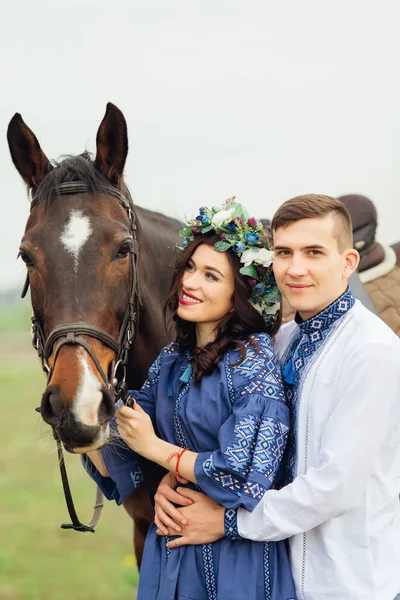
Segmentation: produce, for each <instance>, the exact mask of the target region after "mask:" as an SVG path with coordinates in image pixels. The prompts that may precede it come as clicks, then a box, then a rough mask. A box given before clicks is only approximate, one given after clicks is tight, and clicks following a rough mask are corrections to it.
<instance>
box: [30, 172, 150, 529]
mask: <svg viewBox="0 0 400 600" xmlns="http://www.w3.org/2000/svg"><path fill="white" fill-rule="evenodd" d="M91 192H93V190H92V188H91V187H90V186H89V185H87V184H86V183H84V182H82V181H74V182H68V183H61V184H59V185H58V186H57V189H56V190H55V194H56V195H67V194H68V195H70V194H80V193H91ZM96 192H97V193H101V194H104V195H107V196H113V197H114V198H116V199H117V200H118V202H119V203H120V204H121V206H122V207H123V208H124V209H125V211H126V213H127V215H128V218H129V223H130V234H131V237H132V245H131V248H130V254H129V261H130V290H129V299H128V307H127V310H126V312H125V316H124V319H123V321H122V324H121V328H120V332H119V336H118V340H115V339H114V338H113V337H112V336H111V335H110V334H109V333H107V332H106V331H104V330H103V329H101V328H100V327H97V326H96V325H92V324H91V323H86V322H80V323H66V324H64V325H58V326H57V327H55V328H54V329H53V330H52V331H51V332H50V334H49V336H48V337H47V339H46V337H45V335H44V331H43V327H42V324H41V323H40V320H39V319H38V318H37V316H36V315H35V314H33V317H32V333H33V337H32V345H33V347H34V348H35V350H36V352H37V354H38V356H39V358H40V361H41V364H42V369H43V371H44V372H45V374H46V375H47V382H49V381H50V378H51V375H52V372H53V370H54V366H55V363H56V360H57V357H58V355H59V352H60V350H61V348H62V347H63V346H66V345H79V346H82V347H83V348H84V349H85V350H86V352H87V353H88V354H89V356H90V357H91V359H92V360H93V362H94V364H95V365H96V368H97V370H98V372H99V374H100V376H101V378H102V380H103V382H104V384H105V386H106V387H107V389H108V390H109V392H110V393H111V394H112V396H113V397H114V399H115V401H116V402H117V401H118V400H122V401H123V402H124V404H127V405H128V406H130V405H131V402H132V400H131V398H130V396H129V394H128V386H127V384H126V365H127V362H128V357H129V350H130V347H131V344H132V342H133V340H134V339H135V335H136V324H137V321H138V311H139V305H140V303H141V300H140V291H139V281H138V274H137V262H138V254H139V252H138V251H139V243H138V231H137V224H136V220H135V213H134V207H133V202H132V198H131V196H130V194H129V192H128V191H126V193H125V194H122V192H120V191H119V190H118V189H117V188H114V187H111V186H103V187H101V188H100V189H98V190H96ZM40 202H41V197H40V195H36V196H35V195H33V197H32V201H31V210H32V209H33V208H34V207H35V206H37V205H38V204H39V203H40ZM28 288H29V273H27V276H26V280H25V284H24V287H23V290H22V294H21V297H22V298H24V297H25V295H26V293H27V291H28ZM82 336H85V337H91V338H94V339H96V340H98V341H99V342H101V343H102V344H104V345H106V346H108V347H109V348H111V349H112V350H113V352H114V353H115V359H114V361H113V364H112V368H111V380H110V379H109V378H108V377H107V375H106V373H104V370H103V368H102V367H101V365H100V361H99V360H98V358H97V356H96V354H95V352H94V351H93V349H92V348H91V347H90V345H89V344H88V343H87V341H86V340H85V339H82ZM56 342H58V343H57V346H56V350H55V352H54V359H53V364H52V365H49V363H48V359H49V357H50V356H51V354H52V353H53V348H54V345H55V343H56ZM36 410H37V411H39V412H40V408H39V409H36ZM52 427H53V436H54V438H55V440H56V442H57V451H58V458H59V465H60V473H61V479H62V483H63V488H64V495H65V500H66V503H67V507H68V511H69V515H70V518H71V521H72V522H71V523H68V524H63V525H61V527H62V529H74V530H75V531H82V532H85V531H91V532H94V527H95V525H96V524H97V522H98V520H99V518H100V514H101V509H102V507H103V504H102V497H103V495H102V493H101V491H100V488H97V495H96V502H95V506H94V513H93V516H92V519H91V521H90V523H89V524H88V525H84V524H83V523H81V522H80V520H79V519H78V516H77V514H76V511H75V507H74V504H73V500H72V495H71V491H70V487H69V483H68V477H67V472H66V469H65V462H64V455H63V450H62V445H61V441H60V438H59V436H58V433H57V431H56V428H55V427H54V426H52Z"/></svg>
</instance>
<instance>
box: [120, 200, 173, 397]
mask: <svg viewBox="0 0 400 600" xmlns="http://www.w3.org/2000/svg"><path fill="white" fill-rule="evenodd" d="M135 210H136V217H137V221H138V226H139V265H138V277H139V288H140V296H141V305H140V306H139V311H138V312H139V319H138V324H137V331H136V337H135V340H134V343H133V344H132V347H131V351H130V353H129V360H128V365H127V382H128V386H129V388H130V389H139V388H140V387H141V386H142V385H143V383H144V381H145V380H146V378H147V374H148V371H149V368H150V366H151V364H152V363H153V362H154V360H155V359H156V358H157V356H158V354H159V352H160V350H161V349H162V348H163V347H164V346H165V345H166V344H168V343H169V342H170V341H171V338H170V337H169V336H168V334H167V331H166V326H165V320H164V312H163V309H164V304H165V301H166V299H167V296H168V292H169V288H170V282H171V278H172V275H173V270H174V267H173V265H174V259H175V245H176V242H177V239H178V236H177V232H178V229H179V227H180V223H179V222H178V221H176V220H174V219H169V218H167V217H165V216H163V215H159V214H158V213H153V212H151V211H147V210H145V209H142V208H140V207H136V209H135Z"/></svg>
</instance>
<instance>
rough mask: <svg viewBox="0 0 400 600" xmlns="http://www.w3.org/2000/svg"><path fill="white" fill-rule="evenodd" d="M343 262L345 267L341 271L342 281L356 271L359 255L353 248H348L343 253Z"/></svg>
mask: <svg viewBox="0 0 400 600" xmlns="http://www.w3.org/2000/svg"><path fill="white" fill-rule="evenodd" d="M344 261H345V265H344V270H343V277H344V279H349V277H350V275H352V274H353V273H354V271H356V270H357V267H358V264H359V262H360V255H359V254H358V252H357V250H355V249H354V248H349V249H348V250H346V251H345V252H344Z"/></svg>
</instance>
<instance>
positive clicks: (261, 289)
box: [254, 283, 265, 296]
mask: <svg viewBox="0 0 400 600" xmlns="http://www.w3.org/2000/svg"><path fill="white" fill-rule="evenodd" d="M254 292H255V293H256V294H258V295H259V296H262V295H263V293H264V292H265V285H264V284H263V283H257V285H255V286H254Z"/></svg>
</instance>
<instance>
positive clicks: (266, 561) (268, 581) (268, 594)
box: [264, 542, 271, 600]
mask: <svg viewBox="0 0 400 600" xmlns="http://www.w3.org/2000/svg"><path fill="white" fill-rule="evenodd" d="M264 588H265V600H271V574H270V568H269V543H268V542H265V543H264Z"/></svg>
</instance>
